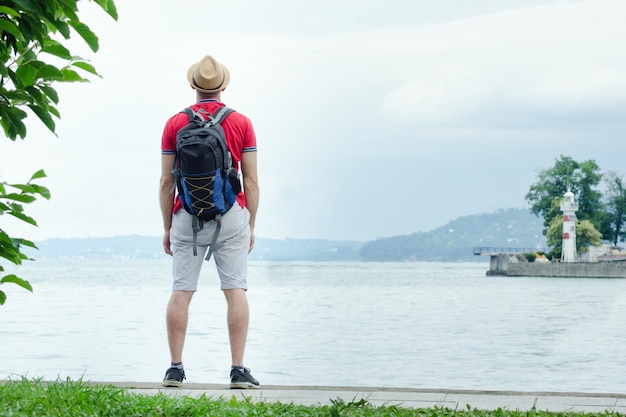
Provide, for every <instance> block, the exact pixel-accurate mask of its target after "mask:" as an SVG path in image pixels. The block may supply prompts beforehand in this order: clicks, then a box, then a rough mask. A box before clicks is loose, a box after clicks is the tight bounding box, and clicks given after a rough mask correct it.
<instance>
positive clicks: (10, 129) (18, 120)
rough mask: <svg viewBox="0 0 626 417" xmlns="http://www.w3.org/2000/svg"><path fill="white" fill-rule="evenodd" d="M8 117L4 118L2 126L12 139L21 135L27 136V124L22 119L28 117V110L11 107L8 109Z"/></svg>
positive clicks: (22, 136) (6, 113)
mask: <svg viewBox="0 0 626 417" xmlns="http://www.w3.org/2000/svg"><path fill="white" fill-rule="evenodd" d="M5 115H6V116H7V117H6V119H5V118H4V117H3V118H2V120H1V121H2V126H3V127H4V130H5V133H6V134H7V136H8V137H9V139H11V140H15V139H17V137H18V136H20V137H21V138H22V139H24V138H25V137H26V125H24V123H23V122H22V119H24V118H26V112H24V111H23V110H21V109H18V108H17V107H9V108H7V109H6V112H5Z"/></svg>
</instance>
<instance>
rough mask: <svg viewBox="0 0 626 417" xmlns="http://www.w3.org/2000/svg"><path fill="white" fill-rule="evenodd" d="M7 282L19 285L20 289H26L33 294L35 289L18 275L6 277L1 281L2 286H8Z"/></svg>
mask: <svg viewBox="0 0 626 417" xmlns="http://www.w3.org/2000/svg"><path fill="white" fill-rule="evenodd" d="M7 282H12V283H13V284H17V285H19V286H20V287H22V288H24V289H25V290H28V291H30V292H33V287H32V285H30V282H28V281H26V280H25V279H22V278H20V277H18V276H17V275H14V274H11V275H6V276H4V277H3V278H2V279H0V284H6V283H7Z"/></svg>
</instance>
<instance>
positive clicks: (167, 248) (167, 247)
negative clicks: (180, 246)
mask: <svg viewBox="0 0 626 417" xmlns="http://www.w3.org/2000/svg"><path fill="white" fill-rule="evenodd" d="M163 250H164V251H165V253H166V254H168V255H170V256H172V249H171V244H170V231H169V230H166V231H165V233H163Z"/></svg>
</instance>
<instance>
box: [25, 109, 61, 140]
mask: <svg viewBox="0 0 626 417" xmlns="http://www.w3.org/2000/svg"><path fill="white" fill-rule="evenodd" d="M28 107H29V108H30V109H31V110H32V111H33V112H34V113H35V114H36V115H37V117H39V119H40V120H41V121H42V122H43V124H44V125H46V127H47V128H48V129H49V130H50V131H51V132H52V133H55V132H54V130H55V129H56V124H55V123H54V120H53V119H52V117H51V116H50V113H48V112H47V111H46V110H45V109H44V108H42V107H41V106H37V105H35V104H29V105H28Z"/></svg>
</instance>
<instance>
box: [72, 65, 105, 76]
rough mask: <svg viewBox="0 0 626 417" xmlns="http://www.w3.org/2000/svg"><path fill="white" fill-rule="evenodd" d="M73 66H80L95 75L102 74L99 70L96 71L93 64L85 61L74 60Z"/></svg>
mask: <svg viewBox="0 0 626 417" xmlns="http://www.w3.org/2000/svg"><path fill="white" fill-rule="evenodd" d="M72 66H74V67H76V68H80V69H82V70H83V71H87V72H89V73H91V74H93V75H97V76H100V74H98V72H97V71H96V69H95V68H94V66H93V65H91V64H89V63H87V62H85V61H79V62H73V63H72Z"/></svg>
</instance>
